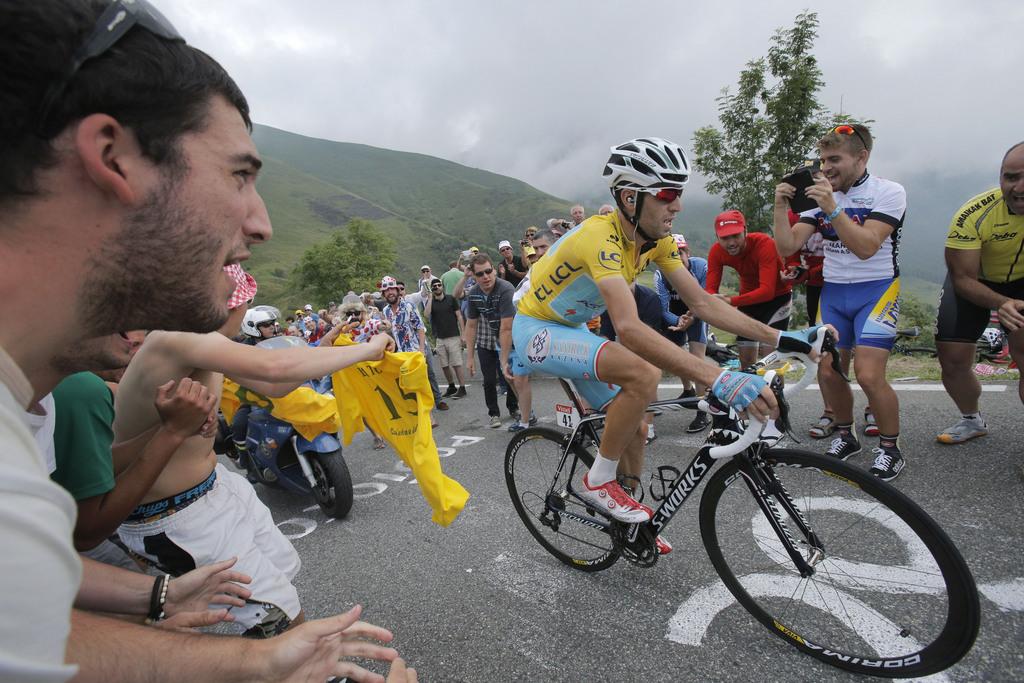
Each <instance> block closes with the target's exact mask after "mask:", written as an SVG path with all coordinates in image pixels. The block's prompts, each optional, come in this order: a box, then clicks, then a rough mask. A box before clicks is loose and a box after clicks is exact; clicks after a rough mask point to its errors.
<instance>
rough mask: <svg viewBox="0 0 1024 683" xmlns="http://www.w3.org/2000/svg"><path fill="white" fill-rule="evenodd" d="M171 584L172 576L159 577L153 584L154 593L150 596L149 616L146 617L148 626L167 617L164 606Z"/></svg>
mask: <svg viewBox="0 0 1024 683" xmlns="http://www.w3.org/2000/svg"><path fill="white" fill-rule="evenodd" d="M170 582H171V575H170V574H163V575H161V576H158V577H156V581H154V582H153V592H152V593H150V596H149V614H147V615H146V624H147V625H150V624H155V623H156V622H158V621H160V620H161V619H163V618H164V617H166V616H167V615H166V614H165V613H164V605H166V604H167V585H168V584H169V583H170Z"/></svg>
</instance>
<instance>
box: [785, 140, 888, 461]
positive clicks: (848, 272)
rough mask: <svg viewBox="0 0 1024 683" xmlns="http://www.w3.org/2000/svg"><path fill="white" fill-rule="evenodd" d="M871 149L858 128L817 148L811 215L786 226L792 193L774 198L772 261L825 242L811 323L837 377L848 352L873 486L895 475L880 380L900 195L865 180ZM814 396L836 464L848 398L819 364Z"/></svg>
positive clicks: (853, 444)
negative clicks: (866, 425) (864, 407)
mask: <svg viewBox="0 0 1024 683" xmlns="http://www.w3.org/2000/svg"><path fill="white" fill-rule="evenodd" d="M872 147H873V141H872V138H871V131H869V130H868V128H867V126H864V125H862V124H859V123H858V124H854V125H841V126H836V127H835V128H833V129H832V130H831V131H829V132H828V133H827V134H826V135H825V136H824V137H823V138H821V140H819V141H818V151H819V152H820V154H821V172H820V173H817V174H816V175H815V176H814V184H813V185H811V186H810V187H808V188H807V189H806V193H807V197H808V198H810V199H813V200H814V201H815V202H816V203H817V204H818V208H815V209H811V210H809V211H804V212H803V213H801V214H800V219H799V220H798V221H797V222H796V224H794V225H793V226H792V227H790V225H789V208H790V199H792V198H793V197H794V196H795V193H796V188H795V187H794V186H793V185H790V184H789V183H786V182H782V183H779V185H778V186H776V188H775V243H776V246H777V248H778V250H779V253H780V254H781V255H782V256H783V257H786V256H789V255H790V254H793V253H796V252H797V251H799V250H800V248H801V247H803V245H804V243H805V242H807V240H808V238H810V236H811V235H812V234H814V233H815V232H819V233H821V236H822V237H823V238H824V239H825V260H824V275H825V286H824V288H823V289H822V292H821V303H820V308H819V310H818V316H819V318H820V319H821V321H822V322H824V323H827V324H830V325H833V326H834V327H835V328H836V330H837V331H838V335H839V338H838V341H837V343H836V346H838V347H839V349H840V354H841V358H842V363H843V367H844V368H848V367H849V363H850V356H851V352H854V353H853V355H854V358H855V361H854V367H855V369H856V373H857V382H858V383H859V384H860V386H861V388H862V389H864V393H865V394H867V397H868V403H869V405H871V407H872V409H873V411H874V414H875V416H876V418H877V421H878V447H877V448H875V449H873V453H874V456H875V460H874V463H873V464H872V466H871V470H870V472H871V474H873V475H875V476H876V477H878V478H879V479H882V480H883V481H890V480H892V479H895V478H896V476H897V475H899V473H900V472H901V471H902V470H903V465H904V460H903V456H902V454H901V453H900V449H899V443H898V439H899V434H900V413H899V411H900V406H899V400H898V399H897V398H896V392H895V391H893V389H892V386H890V384H889V382H888V381H887V380H886V379H885V366H886V364H887V363H888V361H889V351H890V350H891V349H892V345H893V342H894V341H895V340H896V324H897V321H898V320H899V299H898V297H899V293H900V280H899V275H900V267H899V242H900V232H901V230H902V228H903V216H904V214H905V213H906V211H907V193H906V191H905V190H904V189H903V186H902V185H900V184H899V183H894V182H893V181H891V180H885V179H883V178H879V177H878V176H874V175H871V174H869V173H868V168H867V165H868V158H869V157H870V156H871V149H872ZM819 373H820V374H819V380H820V382H821V393H822V395H823V396H824V398H825V403H826V405H829V406H832V409H833V411H834V413H835V419H836V425H835V430H836V438H835V439H834V440H833V441H832V444H831V445H830V446H829V449H828V451H827V454H828V455H830V456H832V457H835V458H839V459H841V460H846V459H847V458H849V457H850V456H853V455H856V454H857V453H860V451H861V446H860V442H859V441H858V440H857V437H856V436H855V435H854V431H853V392H852V391H851V389H850V385H849V384H847V383H846V381H844V380H843V378H842V377H840V376H839V374H838V373H836V372H834V371H833V370H832V368H831V367H829V366H828V365H827V364H822V365H821V366H820V368H819Z"/></svg>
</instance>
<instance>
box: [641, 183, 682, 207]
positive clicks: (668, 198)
mask: <svg viewBox="0 0 1024 683" xmlns="http://www.w3.org/2000/svg"><path fill="white" fill-rule="evenodd" d="M648 194H652V195H654V198H655V199H657V200H658V201H659V202H665V203H666V204H671V203H672V202H674V201H675V200H677V199H679V198H680V197H682V196H683V191H682V190H681V189H679V188H675V187H673V188H666V189H664V190H649V191H648Z"/></svg>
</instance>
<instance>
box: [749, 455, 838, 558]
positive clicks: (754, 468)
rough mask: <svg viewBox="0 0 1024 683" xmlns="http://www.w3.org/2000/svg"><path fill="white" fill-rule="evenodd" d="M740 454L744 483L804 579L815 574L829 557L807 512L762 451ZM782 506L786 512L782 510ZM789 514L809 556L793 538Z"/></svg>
mask: <svg viewBox="0 0 1024 683" xmlns="http://www.w3.org/2000/svg"><path fill="white" fill-rule="evenodd" d="M736 457H737V460H738V464H739V468H740V473H741V475H742V476H743V481H744V483H745V484H746V485H747V488H748V489H749V490H750V494H751V495H752V496H754V499H755V500H757V504H758V506H759V507H760V508H761V511H762V512H763V513H764V516H765V518H766V519H767V520H768V524H769V525H771V527H772V529H774V530H775V534H776V535H777V536H778V538H779V541H780V542H781V543H782V547H783V548H785V550H786V553H787V554H788V555H789V557H790V559H791V560H792V561H793V564H794V565H795V566H796V568H797V571H799V572H800V576H802V577H803V578H808V577H810V576H813V575H814V573H815V572H816V569H815V567H816V566H817V565H818V564H819V563H820V562H821V561H822V559H824V557H825V549H824V547H823V546H822V544H821V541H820V540H819V539H818V536H817V534H815V533H814V531H813V530H812V529H811V527H810V525H809V524H808V523H807V520H806V519H805V518H804V515H803V513H801V512H800V510H799V508H797V506H796V503H794V502H793V499H792V498H791V497H790V495H789V492H788V491H786V487H785V486H783V485H782V482H780V481H779V480H778V478H776V476H775V473H774V472H773V471H772V470H771V468H769V467H766V466H765V465H764V464H763V462H762V461H761V456H760V454H755V455H754V456H753V457H752V456H751V455H749V454H748V453H743V454H740V455H738V456H736ZM780 507H781V508H782V511H780V510H779V508H780ZM783 513H785V516H784V515H783ZM786 516H788V517H789V519H790V520H791V521H792V522H793V524H795V525H796V527H797V530H798V531H799V533H800V535H801V536H802V537H803V538H804V539H806V543H807V546H808V553H807V556H806V557H805V556H804V554H803V553H802V552H800V549H799V548H798V547H797V546H798V543H797V541H795V540H794V539H793V535H792V534H791V533H790V531H789V526H788V525H787V523H786Z"/></svg>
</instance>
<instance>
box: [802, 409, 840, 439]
mask: <svg viewBox="0 0 1024 683" xmlns="http://www.w3.org/2000/svg"><path fill="white" fill-rule="evenodd" d="M834 431H836V418H835V417H834V416H832V415H829V414H828V413H825V414H824V415H822V416H821V417H819V418H818V423H817V424H816V425H814V426H813V427H811V428H810V430H809V431H808V433H809V434H810V435H811V438H812V439H824V438H825V437H826V436H831V435H832V432H834Z"/></svg>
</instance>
